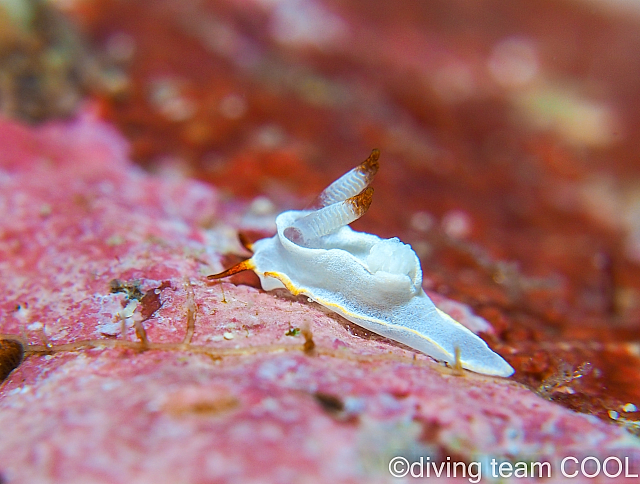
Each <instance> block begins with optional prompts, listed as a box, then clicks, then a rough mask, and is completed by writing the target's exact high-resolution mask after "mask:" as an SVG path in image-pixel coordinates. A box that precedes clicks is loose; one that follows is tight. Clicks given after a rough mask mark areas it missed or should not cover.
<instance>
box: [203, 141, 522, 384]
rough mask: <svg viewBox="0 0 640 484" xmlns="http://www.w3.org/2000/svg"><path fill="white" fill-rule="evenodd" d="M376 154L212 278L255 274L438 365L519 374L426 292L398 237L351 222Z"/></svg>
mask: <svg viewBox="0 0 640 484" xmlns="http://www.w3.org/2000/svg"><path fill="white" fill-rule="evenodd" d="M378 157H379V152H378V150H373V152H372V153H371V156H369V158H368V159H367V160H365V161H364V162H363V163H362V164H361V165H359V166H358V167H356V168H354V169H353V170H351V171H350V172H348V173H347V174H345V175H344V176H342V177H340V178H339V179H338V180H336V181H335V182H334V183H332V184H331V185H330V186H329V187H327V189H325V190H324V191H323V193H322V194H321V195H320V197H319V198H318V200H319V205H320V207H319V208H317V209H314V210H292V211H287V212H283V213H281V214H280V215H278V217H277V218H276V227H277V233H276V235H275V236H273V237H271V238H266V239H261V240H258V241H257V242H255V243H254V244H253V246H252V247H251V249H252V250H253V252H254V253H253V256H252V257H251V259H248V260H247V261H244V262H242V263H240V264H239V265H238V266H235V267H233V268H231V269H229V270H227V271H224V272H222V273H220V274H214V275H212V276H209V278H211V279H217V278H221V277H226V276H228V275H231V274H234V273H236V272H239V271H240V270H244V269H252V270H254V271H255V272H256V274H257V275H258V277H259V278H260V282H261V284H262V288H263V289H264V290H266V291H270V290H273V289H278V288H286V289H288V290H289V291H290V292H292V293H293V294H296V295H298V294H301V295H305V296H308V297H309V298H310V299H312V300H313V301H315V302H317V303H319V304H321V305H323V306H325V307H326V308H328V309H330V310H332V311H335V312H336V313H339V314H341V315H342V316H343V317H345V318H346V319H348V320H349V321H351V322H353V323H356V324H358V325H359V326H362V327H363V328H366V329H368V330H370V331H373V332H375V333H377V334H380V335H382V336H385V337H387V338H389V339H392V340H395V341H398V342H400V343H403V344H405V345H407V346H409V347H411V348H414V349H416V350H418V351H421V352H423V353H425V354H427V355H429V356H431V357H433V358H435V359H437V360H442V361H446V362H448V363H449V364H453V365H457V364H459V365H461V366H462V367H463V368H466V369H468V370H471V371H474V372H476V373H483V374H487V375H495V376H504V377H506V376H509V375H511V374H512V373H513V368H511V366H510V365H509V364H508V363H507V362H506V361H504V360H503V359H502V357H500V356H499V355H498V354H496V353H494V352H493V351H492V350H491V349H490V348H489V347H488V346H487V344H486V343H485V342H484V341H483V340H482V339H480V338H479V337H478V336H476V335H475V334H474V333H472V332H471V331H469V330H468V329H467V328H465V327H464V326H463V325H461V324H460V323H458V322H457V321H455V320H453V319H452V318H451V317H450V316H449V315H447V314H446V313H444V312H442V311H440V310H439V309H438V308H436V306H435V305H434V304H433V302H432V301H431V299H429V297H428V296H427V295H426V294H425V292H424V290H423V289H422V269H421V267H420V261H419V260H418V257H417V256H416V254H415V252H414V251H413V250H412V249H411V246H409V245H407V244H404V243H402V242H401V241H400V240H398V239H397V238H392V239H381V238H380V237H378V236H376V235H372V234H367V233H363V232H356V231H354V230H352V229H351V228H350V227H348V225H347V224H349V223H351V222H353V221H354V220H356V219H358V218H359V217H361V216H362V215H363V214H364V213H365V212H366V211H367V209H368V208H369V205H370V203H371V197H372V194H373V189H372V188H367V186H368V185H369V183H371V181H372V179H373V176H374V175H375V173H376V172H377V170H378Z"/></svg>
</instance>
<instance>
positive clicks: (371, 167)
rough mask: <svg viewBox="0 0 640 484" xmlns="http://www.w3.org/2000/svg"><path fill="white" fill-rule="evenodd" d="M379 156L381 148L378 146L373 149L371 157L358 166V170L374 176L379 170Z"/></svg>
mask: <svg viewBox="0 0 640 484" xmlns="http://www.w3.org/2000/svg"><path fill="white" fill-rule="evenodd" d="M379 158H380V150H379V149H377V148H374V149H372V150H371V154H370V155H369V158H367V159H366V160H364V161H363V162H362V163H360V164H359V165H358V166H357V167H356V170H358V171H359V172H361V173H366V174H367V175H368V176H369V177H371V178H373V175H375V174H376V173H377V172H378V168H380V163H378V159H379Z"/></svg>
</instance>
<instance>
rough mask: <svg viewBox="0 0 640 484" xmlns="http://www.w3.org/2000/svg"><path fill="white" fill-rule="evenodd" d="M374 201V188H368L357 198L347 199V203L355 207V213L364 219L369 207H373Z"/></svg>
mask: <svg viewBox="0 0 640 484" xmlns="http://www.w3.org/2000/svg"><path fill="white" fill-rule="evenodd" d="M372 199H373V188H371V187H368V188H365V189H364V190H362V191H361V192H360V193H358V194H357V195H356V196H355V197H351V198H347V199H346V200H345V202H347V203H350V204H351V206H352V207H353V211H354V212H355V213H356V215H357V216H358V217H362V216H363V215H364V214H365V213H367V210H369V207H370V206H371V200H372Z"/></svg>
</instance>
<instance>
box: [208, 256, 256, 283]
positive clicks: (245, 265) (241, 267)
mask: <svg viewBox="0 0 640 484" xmlns="http://www.w3.org/2000/svg"><path fill="white" fill-rule="evenodd" d="M255 268H256V266H255V264H254V263H253V261H252V260H251V259H246V260H243V261H242V262H240V263H238V264H236V265H235V266H233V267H230V268H229V269H227V270H226V271H222V272H219V273H218V274H211V275H210V276H207V279H222V278H223V277H229V276H232V275H234V274H237V273H238V272H242V271H247V270H251V271H252V270H254V269H255Z"/></svg>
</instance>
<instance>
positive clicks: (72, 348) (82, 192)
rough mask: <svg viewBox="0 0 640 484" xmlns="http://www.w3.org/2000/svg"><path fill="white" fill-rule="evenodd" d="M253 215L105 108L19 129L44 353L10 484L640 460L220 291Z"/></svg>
mask: <svg viewBox="0 0 640 484" xmlns="http://www.w3.org/2000/svg"><path fill="white" fill-rule="evenodd" d="M237 213H238V208H237V207H236V206H234V205H233V204H232V203H231V202H226V203H222V202H221V201H220V200H219V199H218V197H217V195H216V192H215V191H214V190H213V189H212V188H210V187H207V186H205V185H203V184H201V183H198V182H193V181H188V180H181V179H170V178H169V179H167V178H164V179H163V178H158V177H153V176H150V175H147V174H145V173H143V172H141V171H140V170H139V169H138V168H135V167H133V166H132V165H130V164H129V162H128V161H127V157H126V146H125V143H124V142H123V141H122V139H121V138H120V137H119V136H118V134H117V133H115V132H114V131H113V129H111V128H110V127H108V126H106V125H104V124H102V123H100V122H98V121H96V120H95V119H93V118H92V116H91V115H89V114H85V115H83V116H82V117H81V118H80V119H78V120H76V121H74V122H70V123H67V124H61V123H58V124H51V125H47V126H44V127H41V128H37V129H34V128H29V129H27V128H24V127H22V126H18V125H16V124H13V123H11V122H7V121H2V122H1V123H0V220H2V224H1V225H0V273H1V274H2V278H1V279H0V311H1V313H0V317H1V319H0V333H2V334H3V335H4V336H5V337H7V336H11V337H14V338H18V339H20V340H21V341H22V342H23V343H24V344H25V349H26V358H25V360H24V362H23V363H22V364H21V365H20V366H19V367H18V368H17V369H16V370H15V371H14V372H13V373H11V374H10V375H9V377H8V379H7V380H6V381H5V382H4V383H3V384H2V386H1V387H0V456H1V457H0V476H1V479H0V480H2V482H7V483H11V484H13V483H15V484H22V483H24V484H27V483H35V482H38V483H49V482H51V483H53V482H64V483H93V482H95V483H138V482H155V483H164V482H167V483H169V482H171V483H176V482H190V483H205V482H243V483H252V482H318V483H324V482H387V481H391V480H393V479H392V478H391V477H390V475H389V472H388V464H389V460H390V459H391V458H392V457H394V456H397V455H403V456H406V457H407V458H408V459H410V460H412V459H414V458H417V456H424V457H427V456H428V457H430V458H431V459H432V460H434V461H437V462H446V459H447V458H451V459H452V460H455V461H459V462H466V463H470V462H476V461H480V460H482V461H483V462H484V463H485V464H487V462H488V459H490V458H493V457H496V458H506V459H509V460H511V461H527V462H530V461H533V460H544V459H549V460H551V461H552V462H556V460H559V459H561V458H563V457H565V456H567V455H577V456H581V455H582V454H585V453H587V454H590V453H596V454H597V455H599V456H602V457H607V456H610V455H621V456H628V457H630V458H632V459H634V462H636V463H637V461H638V459H640V451H639V450H638V442H637V440H636V438H635V437H632V436H631V435H630V434H628V433H626V432H625V431H623V429H622V428H620V427H617V426H614V425H611V424H607V423H605V422H603V421H601V420H598V419H596V418H594V417H590V416H587V415H580V414H576V413H573V412H571V411H570V410H567V409H566V408H564V407H562V406H559V405H557V404H554V403H551V402H549V401H547V400H544V399H542V398H540V397H539V396H537V395H535V394H534V393H532V392H531V391H530V390H528V389H526V388H525V387H523V386H521V385H520V384H518V383H516V382H514V381H511V380H505V379H493V378H488V377H482V376H478V375H473V374H470V373H464V374H458V373H457V372H455V371H453V370H450V369H447V368H445V367H443V366H442V365H440V364H438V363H436V362H434V361H432V360H430V359H429V358H428V357H425V356H423V355H416V354H414V353H413V352H411V351H408V350H407V349H405V348H403V347H401V346H399V345H396V344H394V343H393V342H390V341H387V340H384V339H382V338H378V337H376V336H373V335H370V334H367V333H366V332H364V331H362V330H360V329H358V328H356V327H354V326H353V325H352V324H350V323H348V322H346V321H345V320H343V319H341V318H339V317H337V316H334V315H332V314H328V313H326V312H325V311H324V310H323V309H321V308H320V307H319V306H317V305H315V304H311V303H308V302H307V301H305V300H303V299H295V298H292V297H290V296H288V295H287V294H286V293H277V294H272V293H264V292H262V291H260V290H258V289H255V288H252V287H247V286H234V285H232V284H229V283H222V284H219V283H216V284H208V283H207V282H205V281H206V280H205V278H204V275H206V274H209V273H211V272H214V271H216V270H218V269H220V256H221V252H222V251H225V250H227V248H228V246H229V245H230V242H229V241H228V239H227V238H226V236H225V235H224V234H226V233H228V232H229V231H228V229H225V227H228V225H229V224H236V223H237V222H236V220H237V219H238V217H237ZM434 299H435V301H436V302H437V303H438V304H440V305H441V306H442V307H443V308H445V309H446V310H447V311H450V312H451V313H452V315H453V316H455V317H458V318H460V320H461V322H463V323H465V324H468V325H469V326H470V327H472V329H474V330H478V329H482V330H486V331H487V332H490V331H489V329H490V328H488V326H487V323H486V322H485V321H483V320H481V319H478V318H477V317H476V316H474V315H473V314H472V313H471V312H470V311H469V308H468V307H466V306H464V305H459V304H457V303H454V302H452V301H448V300H445V299H444V298H442V297H437V295H436V297H435V298H434ZM123 329H124V332H123V331H122V330H123ZM0 357H2V356H1V355H0ZM614 453H615V454H614ZM554 465H555V464H554ZM636 467H637V466H636ZM488 469H489V468H488V466H485V467H483V475H485V476H486V473H487V472H488ZM553 470H554V476H556V475H557V474H556V472H558V468H557V467H554V469H553ZM636 472H637V469H636ZM460 482H468V480H467V479H460ZM518 482H525V481H523V480H518ZM572 482H580V480H579V479H573V480H572ZM608 482H609V481H608Z"/></svg>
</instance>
